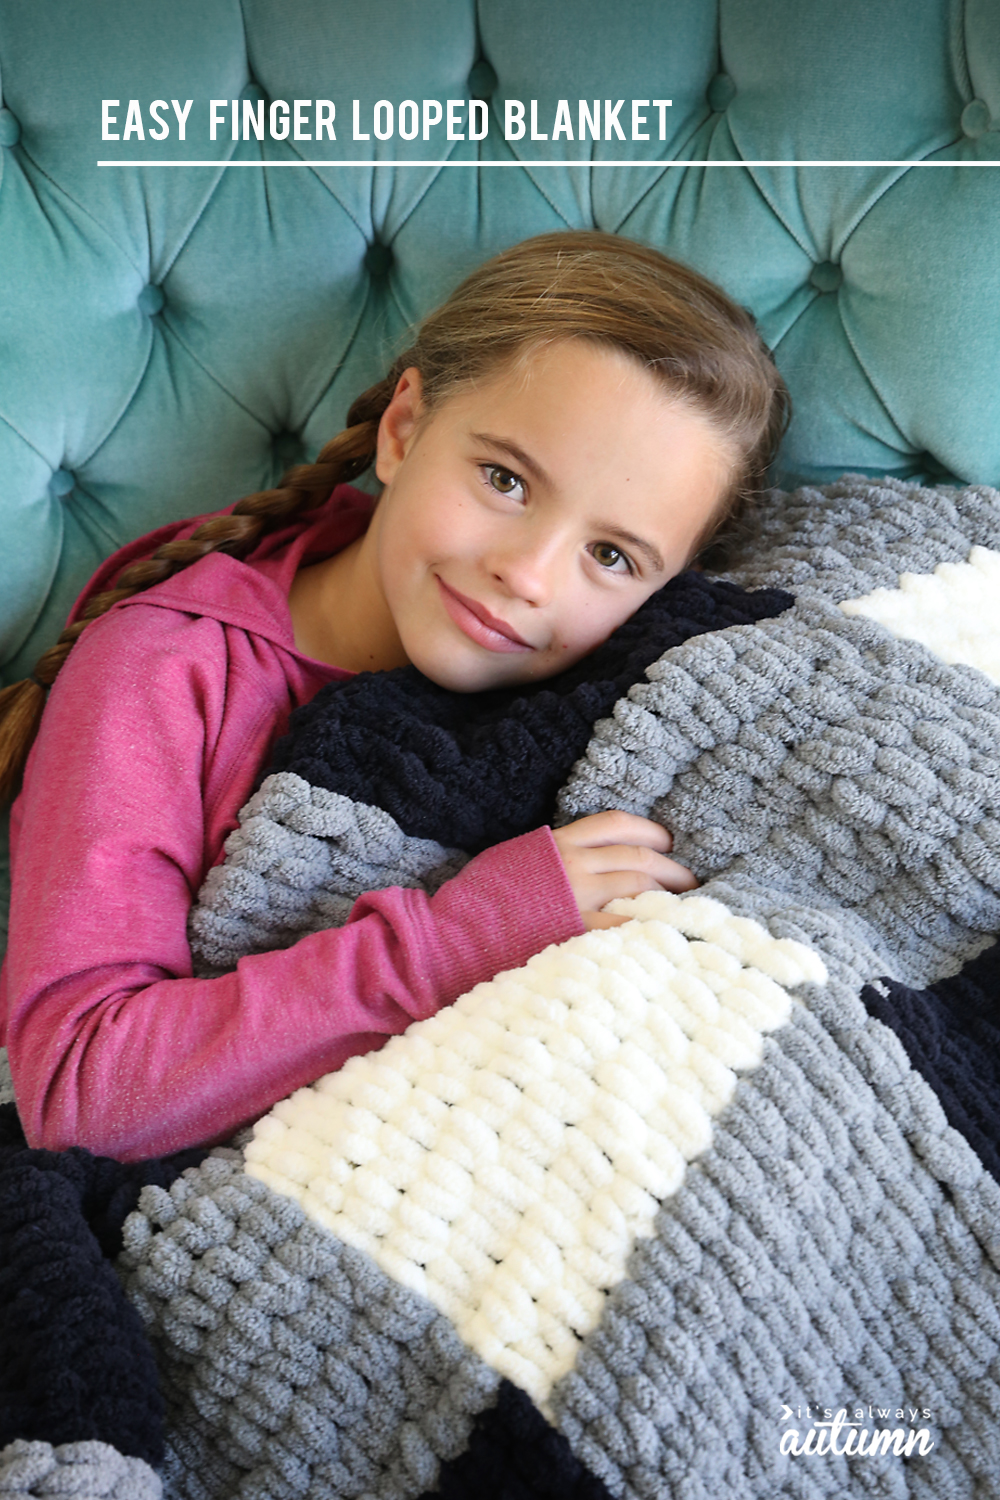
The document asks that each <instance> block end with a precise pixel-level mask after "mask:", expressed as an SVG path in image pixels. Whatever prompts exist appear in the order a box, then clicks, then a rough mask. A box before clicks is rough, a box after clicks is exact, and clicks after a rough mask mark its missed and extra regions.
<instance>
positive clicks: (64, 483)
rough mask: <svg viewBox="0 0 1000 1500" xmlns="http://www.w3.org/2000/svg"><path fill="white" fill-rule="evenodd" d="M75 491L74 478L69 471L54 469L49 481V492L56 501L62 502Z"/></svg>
mask: <svg viewBox="0 0 1000 1500" xmlns="http://www.w3.org/2000/svg"><path fill="white" fill-rule="evenodd" d="M75 489H76V478H75V476H74V475H73V474H71V473H70V471H69V469H56V471H55V473H54V474H53V475H52V478H51V479H50V480H49V491H50V493H51V494H53V495H55V497H56V499H58V500H63V499H65V497H66V496H67V495H71V494H72V493H73V491H74V490H75Z"/></svg>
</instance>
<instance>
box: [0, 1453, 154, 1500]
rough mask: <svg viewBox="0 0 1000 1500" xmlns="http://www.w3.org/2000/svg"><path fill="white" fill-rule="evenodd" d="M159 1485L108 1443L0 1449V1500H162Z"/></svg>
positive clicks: (138, 1460)
mask: <svg viewBox="0 0 1000 1500" xmlns="http://www.w3.org/2000/svg"><path fill="white" fill-rule="evenodd" d="M162 1494H163V1485H162V1483H161V1482H160V1477H159V1475H158V1474H157V1473H156V1472H155V1470H153V1469H151V1468H150V1467H149V1464H147V1463H144V1462H143V1460H142V1459H141V1458H126V1457H125V1455H124V1454H122V1453H119V1452H118V1449H117V1448H112V1447H110V1446H109V1445H108V1444H107V1443H98V1442H83V1443H61V1444H60V1445H59V1446H58V1447H57V1448H53V1446H52V1444H51V1443H36V1442H29V1441H28V1440H27V1439H25V1438H17V1439H16V1440H15V1441H14V1442H13V1443H8V1444H7V1446H6V1448H0V1495H2V1496H3V1497H4V1500H42V1497H43V1496H45V1497H48V1496H53V1495H72V1496H74V1500H160V1496H161V1495H162Z"/></svg>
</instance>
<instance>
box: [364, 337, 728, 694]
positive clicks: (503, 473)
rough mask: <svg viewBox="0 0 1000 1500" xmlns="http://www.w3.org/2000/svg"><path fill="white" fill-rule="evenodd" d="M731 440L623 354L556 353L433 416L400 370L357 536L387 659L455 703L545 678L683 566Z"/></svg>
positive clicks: (722, 480)
mask: <svg viewBox="0 0 1000 1500" xmlns="http://www.w3.org/2000/svg"><path fill="white" fill-rule="evenodd" d="M730 462H731V460H730V458H729V456H728V454H727V452H726V450H725V446H724V443H723V442H722V440H721V439H720V438H719V436H718V435H717V434H716V433H715V432H714V431H713V430H712V428H711V427H710V425H709V423H708V421H707V420H706V419H705V417H703V416H702V415H701V414H700V413H699V412H698V411H697V410H695V409H693V408H692V407H690V406H688V405H686V404H685V403H684V402H682V401H679V400H677V399H675V398H673V397H671V396H670V395H669V394H668V393H666V392H665V391H664V389H663V387H662V386H661V385H660V384H659V383H658V382H657V381H656V380H655V379H654V378H653V376H652V375H650V374H649V373H648V372H647V371H645V370H643V369H642V367H641V366H640V365H638V364H637V363H636V362H633V361H631V360H629V359H628V358H627V357H626V356H625V355H624V354H619V353H618V352H616V351H613V350H607V349H602V348H600V347H598V346H596V345H593V344H587V343H585V342H582V341H577V342H570V341H565V342H562V343H557V344H552V345H549V346H546V347H545V348H543V349H541V350H540V351H538V352H537V353H535V354H534V355H533V356H531V358H530V359H529V360H528V361H527V362H526V364H525V365H524V366H523V367H522V366H520V365H517V366H515V367H514V368H513V370H511V369H509V368H508V369H507V370H506V371H504V372H501V373H500V374H498V375H497V376H496V377H495V378H494V379H493V380H491V381H489V382H484V383H483V384H481V385H477V386H475V387H473V388H470V389H468V390H463V391H461V392H460V393H459V394H457V395H455V396H452V397H451V398H449V399H448V400H446V401H444V402H443V403H442V405H441V406H440V407H438V408H437V409H436V410H434V411H433V412H432V413H430V414H427V413H425V410H424V408H423V405H422V402H421V383H420V374H419V371H417V370H416V369H410V370H407V371H406V372H405V373H404V374H403V376H402V377H401V378H400V381H399V384H398V386H397V387H396V392H395V395H394V396H393V399H392V401H391V403H390V405H389V407H388V409H387V410H386V412H385V414H384V416H383V418H382V422H381V426H380V429H379V440H378V458H377V462H376V471H377V473H378V476H379V478H380V479H381V480H382V482H383V483H384V485H385V489H384V491H383V494H382V496H381V499H380V500H379V502H378V505H377V507H376V510H375V514H374V517H373V519H372V523H371V526H370V528H369V531H368V533H367V534H366V536H365V538H364V542H363V545H362V552H363V554H365V558H366V563H367V568H368V578H369V588H370V589H373V590H375V591H376V593H377V594H378V595H380V597H379V598H378V599H377V600H375V599H373V601H372V602H373V603H375V604H376V606H377V608H378V610H379V613H380V617H381V618H382V619H383V620H385V621H388V619H389V618H390V617H391V622H392V629H393V630H394V632H395V634H396V635H397V636H398V643H399V651H398V653H397V654H396V656H395V659H394V660H391V661H385V662H383V663H380V665H392V666H394V665H397V664H398V663H399V662H400V661H409V662H412V663H413V664H414V665H415V666H416V667H418V668H419V670H420V671H421V672H423V673H424V674H425V676H427V677H430V678H431V679H432V680H433V681H435V682H437V683H439V684H440V685H441V686H443V687H448V688H451V689H453V690H456V691H459V692H477V691H482V690H484V689H487V688H496V687H506V686H510V685H512V684H515V683H520V682H528V681H534V680H537V679H539V678H544V677H551V676H553V675H554V674H555V673H557V672H561V671H564V670H565V669H566V668H567V667H570V666H572V665H573V664H574V663H575V662H577V661H579V660H580V659H581V657H584V656H586V655H587V654H588V652H590V651H593V650H594V648H595V647H596V646H598V645H600V644H601V642H602V641H604V640H606V639H607V637H608V636H609V635H610V634H611V632H612V631H613V630H614V629H615V628H616V627H617V626H618V625H620V624H622V623H623V622H624V621H625V620H627V619H628V617H629V616H630V615H632V614H634V613H635V611H636V610H637V609H638V608H639V606H640V605H641V604H642V603H643V601H644V600H645V599H647V598H648V597H649V595H650V594H652V593H653V592H654V591H655V590H656V589H658V588H660V587H661V586H662V585H663V584H664V583H666V582H667V580H668V579H669V578H672V577H673V576H674V575H675V574H676V573H678V572H680V571H681V570H682V569H683V568H684V567H685V566H686V565H687V563H688V562H689V561H690V559H691V557H692V556H693V555H694V552H695V550H696V548H697V546H698V543H699V541H700V540H701V538H702V537H703V536H704V534H705V531H706V528H707V527H708V525H709V524H710V522H711V520H712V517H713V515H714V514H715V512H716V510H717V508H718V506H719V504H720V501H721V498H722V495H723V493H724V491H725V488H726V485H727V482H728V479H729V475H730V472H731V471H730V467H729V465H730Z"/></svg>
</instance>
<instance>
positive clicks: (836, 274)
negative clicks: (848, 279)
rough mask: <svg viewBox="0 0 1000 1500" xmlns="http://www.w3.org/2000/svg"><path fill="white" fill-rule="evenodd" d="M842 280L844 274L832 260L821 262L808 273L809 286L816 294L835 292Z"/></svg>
mask: <svg viewBox="0 0 1000 1500" xmlns="http://www.w3.org/2000/svg"><path fill="white" fill-rule="evenodd" d="M843 279H844V273H843V271H842V270H841V269H840V267H839V266H838V265H837V264H836V262H835V261H832V260H822V261H820V263H819V265H818V266H813V268H812V270H811V271H810V272H809V285H810V286H814V287H815V288H816V290H817V291H818V292H835V291H836V290H837V288H838V287H839V286H840V284H841V282H842V281H843Z"/></svg>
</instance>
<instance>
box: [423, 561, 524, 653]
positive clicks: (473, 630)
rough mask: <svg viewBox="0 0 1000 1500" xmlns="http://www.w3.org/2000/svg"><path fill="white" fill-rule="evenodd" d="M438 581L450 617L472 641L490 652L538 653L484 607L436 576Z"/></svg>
mask: <svg viewBox="0 0 1000 1500" xmlns="http://www.w3.org/2000/svg"><path fill="white" fill-rule="evenodd" d="M434 577H435V579H436V581H437V586H438V591H439V593H440V595H441V602H442V603H443V605H444V607H445V609H446V610H447V611H448V614H449V615H450V616H451V618H452V620H454V622H455V624H456V625H457V626H458V628H459V630H461V631H462V633H463V634H464V635H467V636H468V637H469V639H470V640H471V641H475V643H476V645H477V646H484V647H485V648H486V650H487V651H516V652H520V653H524V652H526V651H534V649H535V648H534V646H532V645H529V643H528V642H527V641H526V640H524V639H523V638H522V637H521V636H519V635H518V633H517V631H516V630H515V629H514V628H513V626H511V625H508V624H507V622H506V620H499V619H497V617H496V615H491V614H490V612H489V610H488V609H486V607H485V606H484V605H482V604H477V603H476V601H475V599H469V598H467V597H466V595H465V594H460V593H458V591H457V590H456V589H453V588H449V586H448V584H446V583H445V582H444V580H443V579H442V578H439V577H438V575H437V574H436V573H435V575H434Z"/></svg>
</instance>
